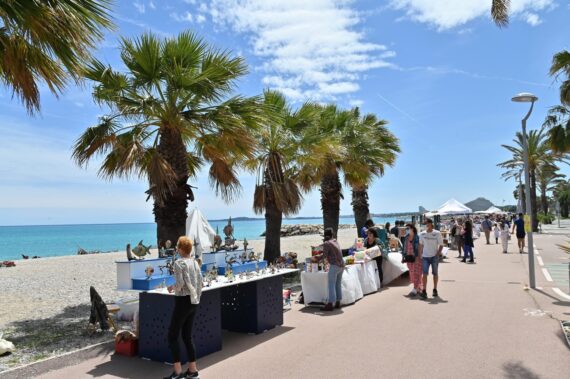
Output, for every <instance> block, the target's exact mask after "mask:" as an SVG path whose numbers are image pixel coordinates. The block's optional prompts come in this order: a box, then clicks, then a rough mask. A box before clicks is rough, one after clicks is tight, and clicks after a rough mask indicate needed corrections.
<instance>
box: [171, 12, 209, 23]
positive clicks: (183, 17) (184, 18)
mask: <svg viewBox="0 0 570 379" xmlns="http://www.w3.org/2000/svg"><path fill="white" fill-rule="evenodd" d="M202 17H204V16H202ZM170 18H172V19H173V20H175V21H178V22H194V16H193V15H192V13H190V12H184V13H182V14H178V13H174V12H173V13H171V14H170Z"/></svg>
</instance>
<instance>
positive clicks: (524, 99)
mask: <svg viewBox="0 0 570 379" xmlns="http://www.w3.org/2000/svg"><path fill="white" fill-rule="evenodd" d="M537 100H538V97H536V96H535V95H533V94H532V93H528V92H524V93H519V94H518V95H516V96H514V97H513V98H512V101H514V102H517V103H530V109H529V110H528V113H527V114H526V116H524V118H523V119H522V137H523V159H524V186H525V195H526V199H525V200H526V212H527V214H528V215H529V218H530V231H529V232H528V234H527V235H528V271H529V282H530V283H529V284H530V288H533V289H534V288H536V280H535V275H534V243H533V238H532V227H533V225H534V224H533V219H532V208H531V201H530V172H529V165H528V138H527V135H526V121H527V120H528V118H529V117H530V114H531V113H532V109H533V108H534V102H535V101H537Z"/></svg>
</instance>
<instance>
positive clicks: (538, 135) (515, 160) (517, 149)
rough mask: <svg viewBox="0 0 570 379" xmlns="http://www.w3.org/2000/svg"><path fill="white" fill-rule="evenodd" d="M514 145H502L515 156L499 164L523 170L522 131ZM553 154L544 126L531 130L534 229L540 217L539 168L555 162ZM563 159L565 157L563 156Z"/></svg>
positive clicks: (508, 168)
mask: <svg viewBox="0 0 570 379" xmlns="http://www.w3.org/2000/svg"><path fill="white" fill-rule="evenodd" d="M513 141H514V143H515V144H514V145H513V146H509V145H501V146H503V147H504V148H505V149H507V150H508V151H509V152H511V153H512V155H513V157H512V158H511V159H508V160H506V161H504V162H502V163H499V164H498V165H497V166H499V167H501V168H503V169H506V170H518V171H520V172H522V169H523V167H524V160H523V146H524V143H523V136H522V133H520V132H517V134H516V138H515V139H514V140H513ZM553 159H554V157H553V155H552V152H551V149H550V145H549V144H548V141H547V135H546V133H545V130H544V128H541V129H540V130H531V131H530V132H529V134H528V164H529V173H530V202H531V208H532V215H531V217H532V221H533V230H534V231H538V219H537V207H536V205H537V204H536V203H537V201H536V175H537V171H538V169H539V168H540V167H541V166H543V165H546V164H551V163H553ZM562 159H563V158H562Z"/></svg>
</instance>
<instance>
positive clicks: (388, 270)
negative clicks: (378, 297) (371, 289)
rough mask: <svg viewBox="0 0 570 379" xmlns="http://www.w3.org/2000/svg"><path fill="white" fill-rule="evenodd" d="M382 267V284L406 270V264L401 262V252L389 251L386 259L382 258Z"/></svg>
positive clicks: (392, 279)
mask: <svg viewBox="0 0 570 379" xmlns="http://www.w3.org/2000/svg"><path fill="white" fill-rule="evenodd" d="M382 268H383V269H384V285H386V284H388V283H390V282H392V281H394V280H395V279H397V278H399V277H400V275H402V274H403V273H404V272H407V271H408V266H407V265H406V264H405V263H402V254H400V253H389V254H388V259H386V258H384V259H383V260H382Z"/></svg>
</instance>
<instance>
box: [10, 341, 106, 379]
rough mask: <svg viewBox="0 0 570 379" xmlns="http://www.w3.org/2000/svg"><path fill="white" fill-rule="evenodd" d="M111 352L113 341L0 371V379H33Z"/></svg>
mask: <svg viewBox="0 0 570 379" xmlns="http://www.w3.org/2000/svg"><path fill="white" fill-rule="evenodd" d="M113 350H114V341H112V340H111V341H107V342H100V343H97V344H95V345H90V346H86V347H84V348H81V349H78V350H74V351H70V352H68V353H64V354H61V355H56V356H53V357H49V358H46V359H41V360H39V361H36V362H33V363H30V364H27V365H25V366H20V367H15V368H12V369H8V370H5V371H0V379H8V378H10V379H17V378H33V377H36V376H39V375H40V374H45V373H46V372H49V371H53V370H58V369H61V368H64V367H68V366H73V365H76V364H78V363H81V362H82V361H84V360H86V359H91V358H95V357H97V356H100V355H105V354H109V353H111V352H113Z"/></svg>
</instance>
